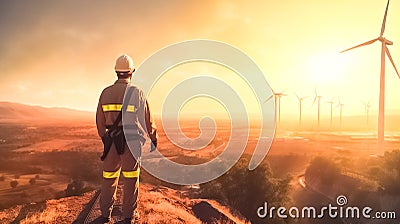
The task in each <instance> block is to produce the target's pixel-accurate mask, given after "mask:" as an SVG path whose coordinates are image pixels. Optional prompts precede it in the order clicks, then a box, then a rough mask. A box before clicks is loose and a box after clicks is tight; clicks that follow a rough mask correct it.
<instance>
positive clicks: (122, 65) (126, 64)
mask: <svg viewBox="0 0 400 224" xmlns="http://www.w3.org/2000/svg"><path fill="white" fill-rule="evenodd" d="M133 70H135V67H134V65H133V60H132V58H131V57H129V56H128V55H126V54H123V55H121V56H120V57H119V58H117V61H116V62H115V71H116V72H133Z"/></svg>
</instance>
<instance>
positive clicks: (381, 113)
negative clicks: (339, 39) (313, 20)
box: [341, 0, 400, 144]
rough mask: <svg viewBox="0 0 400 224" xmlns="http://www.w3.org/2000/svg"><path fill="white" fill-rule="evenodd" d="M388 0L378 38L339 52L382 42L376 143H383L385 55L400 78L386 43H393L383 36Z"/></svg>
mask: <svg viewBox="0 0 400 224" xmlns="http://www.w3.org/2000/svg"><path fill="white" fill-rule="evenodd" d="M389 2H390V0H388V2H387V4H386V10H385V15H384V17H383V22H382V27H381V33H380V34H379V37H378V38H375V39H373V40H370V41H367V42H365V43H362V44H359V45H357V46H354V47H352V48H349V49H346V50H344V51H341V53H343V52H345V51H348V50H352V49H354V48H358V47H362V46H366V45H369V44H372V43H374V42H375V41H378V40H379V41H380V42H381V43H382V48H381V74H380V89H379V116H378V143H380V144H381V143H383V141H384V134H385V55H387V56H388V58H389V60H390V62H391V63H392V65H393V67H394V70H395V71H396V73H397V76H398V77H399V78H400V75H399V72H398V71H397V68H396V65H395V64H394V62H393V59H392V56H391V55H390V52H389V49H388V48H387V45H393V42H392V41H390V40H388V39H386V38H384V37H383V33H384V32H385V25H386V16H387V12H388V8H389Z"/></svg>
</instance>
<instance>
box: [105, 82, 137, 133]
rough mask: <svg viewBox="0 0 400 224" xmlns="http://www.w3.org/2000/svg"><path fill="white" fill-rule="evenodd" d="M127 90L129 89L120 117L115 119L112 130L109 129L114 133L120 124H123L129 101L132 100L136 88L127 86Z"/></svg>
mask: <svg viewBox="0 0 400 224" xmlns="http://www.w3.org/2000/svg"><path fill="white" fill-rule="evenodd" d="M127 88H128V92H127V94H126V95H125V98H124V102H123V103H122V108H121V110H120V111H119V113H118V116H117V118H116V119H115V121H114V123H113V124H112V126H111V127H110V129H108V130H109V131H113V130H115V129H117V127H118V124H119V122H121V120H122V113H123V112H125V111H126V108H128V104H129V99H130V98H131V95H132V92H133V89H134V88H132V86H127Z"/></svg>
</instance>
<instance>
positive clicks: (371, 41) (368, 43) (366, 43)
mask: <svg viewBox="0 0 400 224" xmlns="http://www.w3.org/2000/svg"><path fill="white" fill-rule="evenodd" d="M377 40H378V38H375V39H373V40H370V41H367V42H365V43H362V44H359V45H357V46H354V47H351V48H349V49H346V50H344V51H341V52H340V53H343V52H346V51H349V50H353V49H354V48H357V47H362V46H366V45H370V44H372V43H374V42H375V41H377Z"/></svg>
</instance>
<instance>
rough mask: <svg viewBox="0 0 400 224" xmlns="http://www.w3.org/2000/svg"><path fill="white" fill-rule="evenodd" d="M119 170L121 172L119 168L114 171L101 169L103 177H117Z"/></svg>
mask: <svg viewBox="0 0 400 224" xmlns="http://www.w3.org/2000/svg"><path fill="white" fill-rule="evenodd" d="M120 172H121V169H119V170H117V171H114V172H108V171H103V177H104V178H106V179H113V178H118V177H119V174H120Z"/></svg>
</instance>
